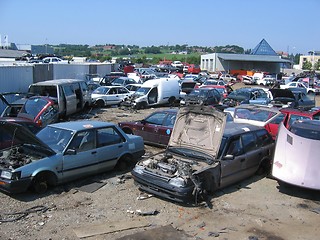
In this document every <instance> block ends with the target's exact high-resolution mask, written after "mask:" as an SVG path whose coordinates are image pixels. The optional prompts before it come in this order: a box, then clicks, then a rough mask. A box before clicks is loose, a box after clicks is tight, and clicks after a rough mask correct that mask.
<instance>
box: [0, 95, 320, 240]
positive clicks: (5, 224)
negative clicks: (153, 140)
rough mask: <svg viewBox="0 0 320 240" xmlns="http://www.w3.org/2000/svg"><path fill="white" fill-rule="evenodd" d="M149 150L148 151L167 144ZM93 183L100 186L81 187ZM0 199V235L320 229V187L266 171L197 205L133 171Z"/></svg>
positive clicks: (246, 235) (197, 234)
mask: <svg viewBox="0 0 320 240" xmlns="http://www.w3.org/2000/svg"><path fill="white" fill-rule="evenodd" d="M317 100H318V99H317ZM317 106H319V104H317ZM153 111H154V109H145V110H139V111H137V112H132V111H128V110H122V109H118V108H105V109H99V110H98V109H93V110H92V111H91V112H90V113H88V114H86V115H85V116H84V115H81V116H78V117H77V118H78V119H79V118H80V117H85V118H92V119H96V120H103V121H111V122H115V123H117V122H119V121H124V120H138V119H142V118H143V117H144V116H147V115H148V114H149V113H151V112H153ZM71 120H72V119H71ZM145 149H146V156H148V155H151V154H153V153H156V152H158V151H161V150H163V149H161V148H156V147H151V146H147V145H146V146H145ZM90 183H92V184H96V185H99V186H100V188H99V189H97V190H96V191H94V192H91V193H90V192H86V191H84V190H82V189H81V187H84V186H87V184H90ZM90 186H92V185H90ZM79 188H80V189H79ZM0 198H1V208H0V219H1V220H2V222H1V223H0V239H12V240H15V239H32V240H33V239H52V240H56V239H57V240H61V239H65V240H69V239H90V240H91V239H148V240H149V239H230V240H233V239H235V240H238V239H243V240H246V239H251V240H254V239H267V240H271V239H273V240H282V239H290V240H291V239H301V240H309V239H310V240H313V239H318V237H319V236H318V235H319V233H320V227H319V224H318V222H319V217H320V194H319V191H311V190H306V189H301V188H296V187H289V186H282V185H281V186H280V185H279V184H278V182H277V181H276V180H274V179H271V178H265V177H261V176H253V177H251V178H249V179H247V180H245V181H242V182H240V183H239V184H236V185H233V186H230V187H228V188H225V189H223V190H222V191H218V192H216V193H215V194H214V196H212V197H211V198H210V199H209V203H208V204H203V205H200V206H197V207H194V206H184V205H179V204H176V203H173V202H168V201H166V200H162V199H159V198H157V197H153V196H150V195H146V194H143V193H141V192H140V191H139V190H138V188H137V187H136V186H135V185H134V182H133V180H132V178H131V175H130V170H128V171H126V172H115V171H111V172H108V173H105V174H101V175H98V176H93V177H90V178H87V179H81V180H78V181H75V182H71V183H68V184H66V185H63V186H58V187H55V188H53V189H50V191H49V192H48V193H46V194H43V195H37V194H34V193H32V192H27V193H23V194H18V195H15V196H9V195H6V194H4V193H0Z"/></svg>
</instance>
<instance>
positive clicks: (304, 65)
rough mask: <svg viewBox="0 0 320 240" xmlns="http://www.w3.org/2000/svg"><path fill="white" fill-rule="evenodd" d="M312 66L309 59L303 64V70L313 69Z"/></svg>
mask: <svg viewBox="0 0 320 240" xmlns="http://www.w3.org/2000/svg"><path fill="white" fill-rule="evenodd" d="M311 68H312V63H311V62H309V61H305V62H304V63H303V64H302V69H303V70H311Z"/></svg>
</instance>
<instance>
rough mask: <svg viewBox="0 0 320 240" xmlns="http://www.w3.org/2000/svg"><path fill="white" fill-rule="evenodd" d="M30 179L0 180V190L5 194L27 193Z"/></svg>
mask: <svg viewBox="0 0 320 240" xmlns="http://www.w3.org/2000/svg"><path fill="white" fill-rule="evenodd" d="M31 181H32V179H31V178H22V179H19V180H8V179H4V178H0V190H1V191H3V192H6V193H21V192H25V191H27V189H28V188H29V186H30V185H31Z"/></svg>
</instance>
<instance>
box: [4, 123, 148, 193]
mask: <svg viewBox="0 0 320 240" xmlns="http://www.w3.org/2000/svg"><path fill="white" fill-rule="evenodd" d="M0 133H1V135H3V134H6V136H7V138H6V139H7V141H9V143H14V144H9V145H7V146H3V149H1V150H0V190H1V191H4V192H7V193H20V192H25V191H27V190H28V189H29V188H32V189H33V190H34V191H35V192H37V193H44V192H46V191H47V190H48V188H49V187H50V186H55V185H57V184H61V183H65V182H67V181H71V180H74V179H78V178H83V177H85V176H88V175H92V174H97V173H101V172H104V171H107V170H111V169H114V168H115V167H117V168H119V169H124V168H126V167H128V166H129V165H131V164H133V163H134V161H135V160H136V159H138V158H140V157H141V156H142V155H143V154H144V152H145V151H144V143H143V139H142V138H141V137H140V136H134V135H127V134H125V133H124V132H123V131H122V130H121V129H120V128H119V127H118V126H117V125H116V124H113V123H108V122H100V121H90V120H86V121H74V122H61V123H55V124H51V125H48V126H46V127H45V128H43V129H42V130H41V131H40V132H38V133H37V134H36V135H34V134H32V133H31V132H30V131H28V130H27V129H26V128H24V127H22V126H20V125H17V124H14V123H10V122H0ZM10 137H11V139H10ZM2 143H3V142H2Z"/></svg>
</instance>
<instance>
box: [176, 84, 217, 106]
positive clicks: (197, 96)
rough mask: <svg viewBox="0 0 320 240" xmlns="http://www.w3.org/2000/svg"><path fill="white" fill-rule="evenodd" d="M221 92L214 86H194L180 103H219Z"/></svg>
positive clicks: (212, 104)
mask: <svg viewBox="0 0 320 240" xmlns="http://www.w3.org/2000/svg"><path fill="white" fill-rule="evenodd" d="M221 98H222V97H221V94H220V92H218V91H217V90H216V89H214V88H195V89H193V90H192V91H191V92H190V93H189V94H188V95H187V96H186V97H185V98H184V99H182V100H180V105H182V106H188V105H211V106H218V105H221V102H220V101H221Z"/></svg>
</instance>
